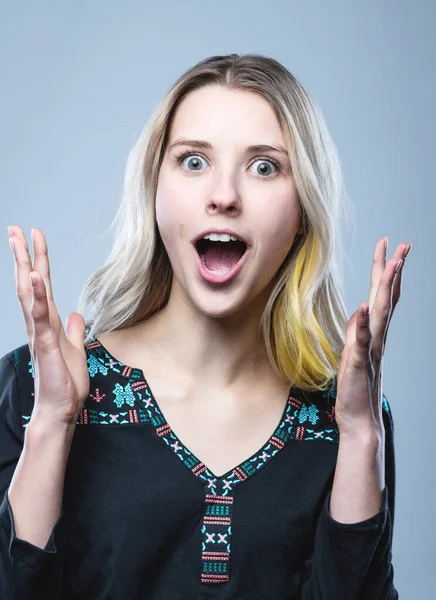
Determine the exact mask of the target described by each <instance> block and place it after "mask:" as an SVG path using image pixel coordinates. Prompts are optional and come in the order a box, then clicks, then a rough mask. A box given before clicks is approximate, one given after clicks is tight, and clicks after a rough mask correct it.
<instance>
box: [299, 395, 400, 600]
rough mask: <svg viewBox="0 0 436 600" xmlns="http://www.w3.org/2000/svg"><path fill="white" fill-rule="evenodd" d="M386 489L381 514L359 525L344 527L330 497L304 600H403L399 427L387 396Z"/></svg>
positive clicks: (307, 568)
mask: <svg viewBox="0 0 436 600" xmlns="http://www.w3.org/2000/svg"><path fill="white" fill-rule="evenodd" d="M383 422H384V426H385V432H386V433H385V482H386V485H385V488H384V490H383V500H382V506H381V509H380V511H379V512H378V513H377V514H376V515H374V516H372V517H370V518H369V519H366V520H365V521H361V522H359V523H340V522H338V521H335V520H334V519H333V518H332V517H331V515H330V512H329V508H330V497H331V490H330V491H329V493H328V495H327V497H326V499H325V501H324V504H323V507H322V511H321V514H320V517H319V519H318V522H317V527H316V533H315V542H314V550H313V554H312V556H311V558H310V559H308V560H307V561H306V564H305V578H304V581H303V584H302V589H301V599H302V600H397V599H398V592H397V590H396V588H395V586H394V568H393V565H392V537H393V526H394V514H395V454H394V424H393V420H392V414H391V410H390V406H389V404H388V401H387V398H386V397H385V396H384V395H383Z"/></svg>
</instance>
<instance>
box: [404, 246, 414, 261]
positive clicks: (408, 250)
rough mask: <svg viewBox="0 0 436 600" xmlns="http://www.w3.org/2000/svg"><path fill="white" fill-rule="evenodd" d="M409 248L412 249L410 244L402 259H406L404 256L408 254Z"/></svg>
mask: <svg viewBox="0 0 436 600" xmlns="http://www.w3.org/2000/svg"><path fill="white" fill-rule="evenodd" d="M411 248H412V244H410V246H409V247H408V248H407V250H406V252H405V254H404V256H403V258H406V256H407V255H408V254H409V252H410V249H411Z"/></svg>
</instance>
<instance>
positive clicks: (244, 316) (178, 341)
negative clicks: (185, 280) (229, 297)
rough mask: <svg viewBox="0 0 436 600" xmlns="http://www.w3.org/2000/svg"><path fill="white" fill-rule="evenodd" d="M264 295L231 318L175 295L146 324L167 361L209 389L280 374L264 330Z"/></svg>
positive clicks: (197, 384)
mask: <svg viewBox="0 0 436 600" xmlns="http://www.w3.org/2000/svg"><path fill="white" fill-rule="evenodd" d="M264 305H265V300H264V299H260V298H259V299H257V300H256V301H254V302H252V303H251V305H250V307H247V306H246V307H244V309H243V310H242V311H240V312H238V313H234V314H232V315H230V316H228V317H223V318H212V317H210V316H207V315H204V314H202V313H199V312H198V311H196V310H194V308H193V306H192V304H191V303H188V302H186V301H181V298H180V297H179V296H178V295H177V296H176V295H175V294H173V293H172V294H171V296H170V300H169V302H168V304H167V305H166V306H165V307H164V308H163V309H162V310H160V311H159V312H158V313H156V314H155V315H154V316H153V317H151V318H150V319H149V320H148V321H146V322H145V323H144V329H145V330H146V332H147V336H148V339H152V340H153V347H154V348H158V352H159V355H160V356H161V357H162V360H164V361H165V364H166V365H168V366H170V368H174V369H175V370H176V372H180V373H182V374H183V375H184V376H186V377H187V378H188V379H191V380H194V379H195V381H196V387H200V388H201V387H202V386H203V385H204V387H205V388H207V387H208V386H210V382H211V381H213V382H214V383H215V384H216V385H217V386H218V387H220V388H221V389H227V388H235V387H238V385H239V384H241V385H244V383H245V384H246V383H247V382H248V381H250V382H252V383H254V382H255V381H262V380H264V379H265V377H267V378H269V379H270V378H271V377H272V378H275V379H277V377H278V376H277V375H276V374H275V373H274V374H273V369H272V366H271V363H270V361H269V359H268V356H267V354H266V348H265V344H264V342H263V340H262V338H261V335H260V332H259V323H260V318H261V314H262V310H263V308H264Z"/></svg>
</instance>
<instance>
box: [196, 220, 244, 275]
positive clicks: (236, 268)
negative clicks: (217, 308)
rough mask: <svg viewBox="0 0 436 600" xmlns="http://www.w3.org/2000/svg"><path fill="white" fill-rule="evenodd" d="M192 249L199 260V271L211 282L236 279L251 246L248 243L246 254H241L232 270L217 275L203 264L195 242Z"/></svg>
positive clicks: (197, 260)
mask: <svg viewBox="0 0 436 600" xmlns="http://www.w3.org/2000/svg"><path fill="white" fill-rule="evenodd" d="M212 231H217V230H216V229H215V230H212ZM206 233H207V232H206ZM206 233H203V234H202V235H206ZM220 233H228V231H222V232H220ZM231 235H235V234H233V233H232V234H231ZM199 239H200V238H199ZM192 249H193V251H194V256H195V260H196V262H197V267H198V271H199V273H200V275H201V277H202V278H203V279H204V280H205V281H208V282H209V283H227V282H228V281H230V280H231V279H234V278H235V277H236V275H237V274H238V273H239V271H240V270H241V269H242V267H243V265H244V263H245V261H246V260H247V256H248V254H249V253H250V248H249V247H248V245H247V249H246V250H245V252H244V254H243V255H242V256H241V258H240V259H239V260H238V262H237V263H236V265H235V266H234V267H233V269H230V271H228V272H227V273H224V275H217V274H215V273H213V272H211V271H208V269H206V267H205V266H204V264H203V261H202V260H201V257H200V255H199V254H198V252H197V248H196V246H195V243H194V245H193V248H192Z"/></svg>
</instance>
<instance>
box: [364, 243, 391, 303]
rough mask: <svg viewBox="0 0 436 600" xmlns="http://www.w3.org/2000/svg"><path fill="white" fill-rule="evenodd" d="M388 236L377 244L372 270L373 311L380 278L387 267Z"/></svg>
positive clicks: (370, 299)
mask: <svg viewBox="0 0 436 600" xmlns="http://www.w3.org/2000/svg"><path fill="white" fill-rule="evenodd" d="M387 242H388V238H387V237H386V238H380V239H379V240H378V242H377V244H376V246H375V250H374V254H373V262H372V271H371V284H370V288H369V298H368V304H369V310H370V312H371V311H372V307H373V306H374V300H375V297H376V295H377V289H378V285H379V283H380V279H381V277H382V275H383V273H384V270H385V269H386V253H387V249H388V244H387Z"/></svg>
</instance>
